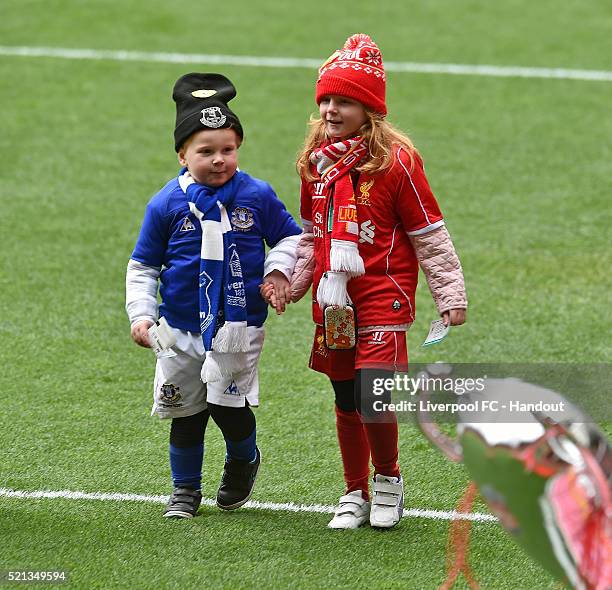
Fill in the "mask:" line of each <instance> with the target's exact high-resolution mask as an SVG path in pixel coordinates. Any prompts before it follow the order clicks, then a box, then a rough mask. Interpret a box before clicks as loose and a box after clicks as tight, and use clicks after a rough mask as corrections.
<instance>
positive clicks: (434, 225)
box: [406, 219, 444, 236]
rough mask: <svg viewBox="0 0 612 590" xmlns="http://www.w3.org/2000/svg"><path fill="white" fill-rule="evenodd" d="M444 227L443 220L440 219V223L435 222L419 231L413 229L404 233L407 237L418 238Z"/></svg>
mask: <svg viewBox="0 0 612 590" xmlns="http://www.w3.org/2000/svg"><path fill="white" fill-rule="evenodd" d="M443 225H444V220H443V219H441V220H440V221H436V222H435V223H430V224H429V225H426V226H425V227H422V228H421V229H415V230H414V231H407V232H406V233H407V234H408V235H409V236H420V235H422V234H428V233H429V232H430V231H433V230H434V229H438V228H439V227H442V226H443Z"/></svg>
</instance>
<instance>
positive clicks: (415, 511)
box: [0, 488, 497, 522]
mask: <svg viewBox="0 0 612 590" xmlns="http://www.w3.org/2000/svg"><path fill="white" fill-rule="evenodd" d="M0 497H4V498H21V499H43V498H44V499H57V498H61V499H65V500H103V501H110V502H146V503H152V504H165V503H166V502H167V501H168V496H146V495H143V494H120V493H104V492H75V491H71V490H57V491H50V490H36V491H24V490H11V489H8V488H0ZM202 504H203V505H205V506H215V501H214V500H212V499H209V498H204V499H203V500H202ZM245 508H252V509H254V510H272V511H276V512H316V513H322V514H333V513H334V510H335V506H326V505H324V504H294V503H293V502H285V503H276V502H259V501H256V500H255V501H250V502H247V503H246V504H245ZM406 517H409V518H428V519H432V520H472V521H477V522H497V518H496V517H495V516H493V515H491V514H483V513H482V512H456V511H454V510H453V511H444V510H423V509H421V508H410V509H406V510H404V518H406Z"/></svg>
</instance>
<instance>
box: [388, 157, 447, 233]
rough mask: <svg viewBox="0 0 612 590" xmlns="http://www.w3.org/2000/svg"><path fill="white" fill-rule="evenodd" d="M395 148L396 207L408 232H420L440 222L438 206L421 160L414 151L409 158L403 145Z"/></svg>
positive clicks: (436, 226)
mask: <svg viewBox="0 0 612 590" xmlns="http://www.w3.org/2000/svg"><path fill="white" fill-rule="evenodd" d="M396 149H397V154H396V155H397V163H396V166H398V174H399V180H398V190H397V197H396V198H397V210H398V213H399V215H400V218H401V220H402V225H403V226H404V230H405V231H406V233H407V234H408V235H409V236H415V235H419V234H424V233H427V232H430V231H433V230H434V229H436V228H438V227H441V226H443V225H444V219H443V217H442V212H441V211H440V207H439V206H438V203H437V201H436V198H435V197H434V195H433V193H432V192H431V188H430V186H429V182H428V181H427V177H426V176H425V171H424V170H423V161H422V160H421V158H420V156H419V155H418V154H417V153H415V154H414V155H413V158H412V161H411V159H410V156H409V154H408V153H407V152H406V150H405V149H403V148H396Z"/></svg>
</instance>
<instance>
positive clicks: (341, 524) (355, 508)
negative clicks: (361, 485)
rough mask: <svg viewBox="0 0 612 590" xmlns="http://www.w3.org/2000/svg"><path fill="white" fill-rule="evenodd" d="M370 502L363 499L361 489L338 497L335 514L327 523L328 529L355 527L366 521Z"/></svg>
mask: <svg viewBox="0 0 612 590" xmlns="http://www.w3.org/2000/svg"><path fill="white" fill-rule="evenodd" d="M369 515H370V503H369V502H367V501H366V500H364V499H363V496H362V495H361V490H355V491H354V492H351V493H350V494H346V495H345V496H342V497H341V498H340V503H339V505H338V508H336V514H335V515H334V517H333V518H332V519H331V520H330V521H329V524H328V525H327V526H328V528H330V529H356V528H359V527H360V526H361V525H362V524H365V523H366V522H368V517H369Z"/></svg>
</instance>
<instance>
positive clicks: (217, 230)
mask: <svg viewBox="0 0 612 590" xmlns="http://www.w3.org/2000/svg"><path fill="white" fill-rule="evenodd" d="M235 96H236V89H235V88H234V86H233V84H232V83H231V82H230V81H229V80H228V79H227V78H226V77H224V76H222V75H220V74H197V73H192V74H187V75H185V76H183V77H181V78H179V80H177V82H176V84H175V86H174V91H173V95H172V97H173V99H174V101H175V102H176V126H175V130H174V140H175V149H176V151H177V153H178V160H179V163H180V164H181V165H182V166H183V169H182V170H181V172H180V173H179V176H178V177H175V178H173V179H172V180H170V182H168V183H167V184H166V186H165V187H164V188H162V189H161V190H160V191H159V192H158V193H157V194H156V195H155V196H154V197H153V198H152V199H151V201H150V202H149V204H148V205H147V208H146V212H145V217H144V222H143V224H142V228H141V230H140V235H139V237H138V241H137V242H136V247H135V248H134V252H133V253H132V256H131V259H130V261H129V263H128V269H127V277H126V311H127V313H128V316H129V319H130V322H131V336H132V338H133V340H134V341H135V342H136V343H137V344H139V345H141V346H145V347H149V346H150V345H151V341H150V339H149V337H150V334H149V328H151V326H153V324H155V323H156V320H157V318H158V309H157V288H158V282H159V290H160V295H161V299H162V303H161V305H160V307H159V317H160V319H161V318H162V317H163V318H164V319H165V322H167V324H168V326H169V332H170V334H169V335H170V340H172V337H173V338H174V339H175V340H176V343H175V344H173V345H171V347H170V348H169V349H168V350H166V351H165V352H159V351H158V359H157V365H156V370H155V382H154V403H153V410H152V414H154V413H156V414H157V415H158V416H159V417H160V418H170V419H171V420H172V423H171V427H170V467H171V472H172V479H173V483H174V491H173V493H172V495H171V497H170V500H169V502H168V504H167V506H166V509H165V512H164V516H166V517H175V518H192V517H193V516H195V515H196V513H197V511H198V508H199V506H200V502H201V499H202V494H201V492H200V487H201V479H202V461H203V454H204V431H205V429H206V425H207V422H208V418H209V416H212V418H213V420H214V421H215V423H216V424H217V425H218V426H219V428H220V429H221V431H222V433H223V437H224V439H225V442H226V450H227V453H226V461H225V467H224V471H223V477H222V479H221V484H220V486H219V490H218V493H217V506H219V508H222V509H224V510H232V509H235V508H239V507H240V506H242V505H243V504H244V503H245V502H246V501H247V500H248V499H249V497H250V496H251V493H252V491H253V486H254V484H255V478H256V476H257V471H258V469H259V464H260V462H261V454H260V452H259V449H258V448H257V446H256V428H255V416H254V414H253V412H252V411H251V408H250V406H257V405H258V403H259V400H258V397H259V381H258V373H257V363H258V360H259V355H260V352H261V348H262V345H263V339H264V329H263V323H264V321H265V319H266V315H267V307H266V302H265V301H264V300H263V299H262V298H261V296H260V294H259V285H260V284H261V283H262V282H263V281H265V282H266V283H272V284H273V285H274V286H275V290H276V289H278V290H279V291H278V292H279V293H283V294H287V299H289V296H288V295H289V282H288V278H289V277H291V273H292V270H293V267H294V265H295V248H296V244H297V240H298V234H300V232H301V230H300V228H299V227H298V225H297V224H296V223H295V221H294V220H293V218H292V217H291V215H290V214H289V213H288V211H287V210H286V209H285V206H284V205H283V203H282V202H281V201H280V200H279V199H278V198H277V196H276V195H275V193H274V191H273V190H272V188H271V187H270V185H268V184H267V183H265V182H263V181H261V180H258V179H256V178H253V177H251V176H249V175H248V174H246V173H244V172H241V171H239V170H238V156H237V152H238V148H239V147H240V144H241V143H242V140H243V130H242V126H241V124H240V121H239V119H238V117H237V116H236V115H235V114H234V113H233V112H232V111H231V110H230V109H229V107H228V106H227V103H228V102H229V101H230V100H231V99H232V98H234V97H235ZM264 242H265V243H267V244H268V246H270V247H271V250H270V252H269V253H268V257H267V258H266V257H265V250H264ZM162 325H163V322H162ZM153 329H155V328H153ZM160 329H163V327H161V326H160Z"/></svg>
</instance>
